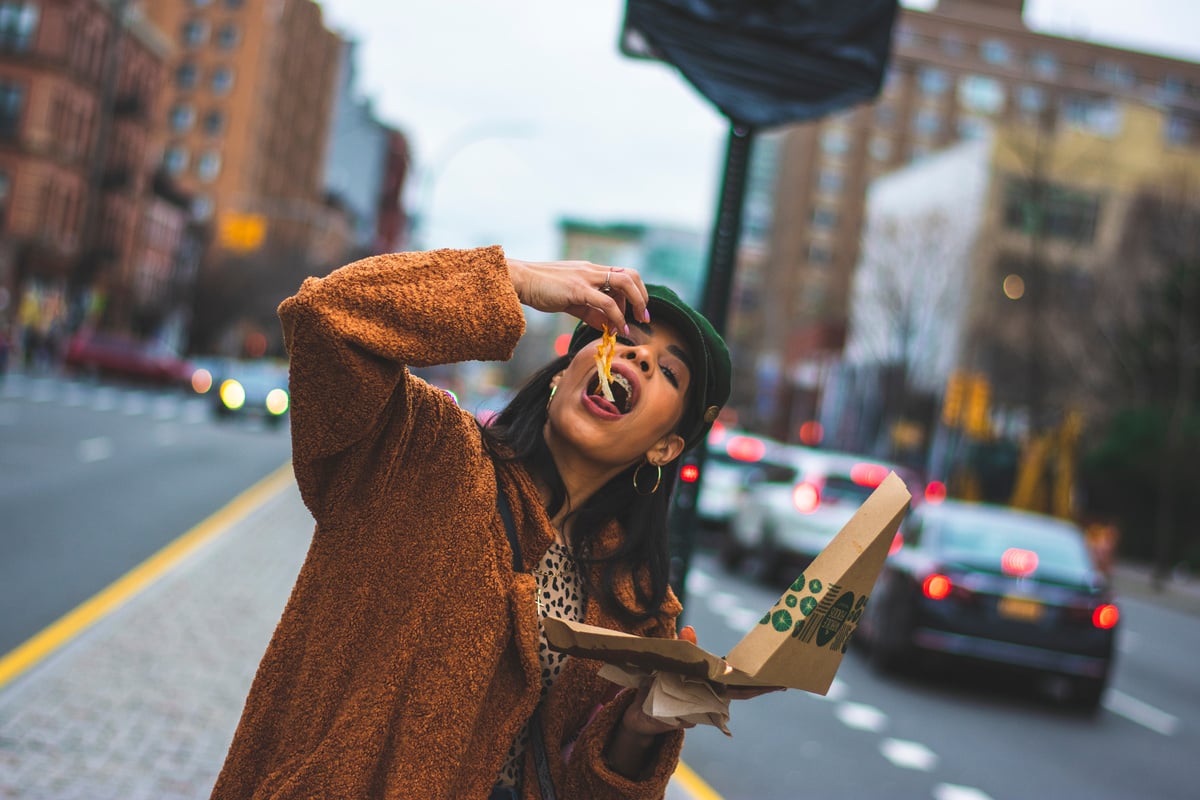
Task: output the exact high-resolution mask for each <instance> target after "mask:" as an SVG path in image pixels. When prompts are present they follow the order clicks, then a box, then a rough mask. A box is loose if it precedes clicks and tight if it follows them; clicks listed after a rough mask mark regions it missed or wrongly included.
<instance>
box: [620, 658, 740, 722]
mask: <svg viewBox="0 0 1200 800" xmlns="http://www.w3.org/2000/svg"><path fill="white" fill-rule="evenodd" d="M599 674H600V677H601V678H605V679H606V680H610V681H612V682H613V683H615V684H618V685H620V686H627V687H629V688H631V689H636V688H638V687H640V686H641V685H642V684H643V683H644V682H645V681H646V680H647V679H649V680H650V691H649V693H648V694H647V696H646V702H645V704H644V705H643V706H642V710H643V711H645V712H646V713H647V714H648V715H650V716H651V717H654V718H655V719H657V720H659V721H661V722H665V723H667V724H668V725H681V724H683V723H692V724H695V725H712V726H713V727H715V728H718V729H719V730H720V731H721V732H722V733H724V734H725V735H726V736H732V735H733V734H732V733H730V732H729V728H727V727H726V725H725V723H727V722H729V698H728V697H726V696H724V693H723V692H719V691H718V690H717V689H716V687H715V686H714V685H713V684H712V683H711V682H710V681H706V680H704V679H703V678H689V677H687V676H685V675H680V674H678V673H675V672H657V671H655V672H645V671H642V670H637V669H629V668H626V667H619V666H617V665H616V664H605V665H604V666H602V667H600V673H599Z"/></svg>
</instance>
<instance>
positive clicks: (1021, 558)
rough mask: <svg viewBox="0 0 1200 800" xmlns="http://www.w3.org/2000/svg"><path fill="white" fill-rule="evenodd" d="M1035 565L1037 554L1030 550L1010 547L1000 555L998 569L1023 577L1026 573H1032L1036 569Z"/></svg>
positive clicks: (1007, 573) (1036, 563) (1006, 573)
mask: <svg viewBox="0 0 1200 800" xmlns="http://www.w3.org/2000/svg"><path fill="white" fill-rule="evenodd" d="M1037 565H1038V554H1037V553H1035V552H1033V551H1032V550H1022V549H1021V548H1019V547H1010V548H1008V549H1007V550H1005V551H1004V553H1002V554H1001V556H1000V571H1001V572H1003V573H1004V574H1005V575H1014V576H1016V577H1018V578H1024V577H1025V576H1027V575H1032V574H1033V573H1034V571H1035V570H1036V569H1037Z"/></svg>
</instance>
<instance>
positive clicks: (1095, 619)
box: [1092, 603, 1121, 631]
mask: <svg viewBox="0 0 1200 800" xmlns="http://www.w3.org/2000/svg"><path fill="white" fill-rule="evenodd" d="M1120 618H1121V612H1120V611H1118V610H1117V607H1116V606H1114V605H1113V604H1112V603H1105V604H1104V605H1102V606H1100V607H1098V608H1097V609H1096V610H1095V611H1093V612H1092V624H1093V625H1095V626H1096V627H1097V628H1099V629H1100V630H1103V631H1106V630H1109V629H1110V628H1115V627H1116V626H1117V620H1119V619H1120Z"/></svg>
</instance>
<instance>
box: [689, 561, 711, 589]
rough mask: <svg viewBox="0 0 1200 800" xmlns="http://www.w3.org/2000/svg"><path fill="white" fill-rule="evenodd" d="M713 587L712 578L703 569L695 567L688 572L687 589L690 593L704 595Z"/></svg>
mask: <svg viewBox="0 0 1200 800" xmlns="http://www.w3.org/2000/svg"><path fill="white" fill-rule="evenodd" d="M712 587H713V579H712V576H711V575H709V574H708V573H707V572H705V571H704V570H702V569H696V568H695V567H693V568H692V569H691V570H689V571H688V578H687V588H688V591H689V592H696V593H697V594H703V593H704V592H707V591H708V590H709V589H711V588H712Z"/></svg>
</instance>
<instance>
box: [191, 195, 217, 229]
mask: <svg viewBox="0 0 1200 800" xmlns="http://www.w3.org/2000/svg"><path fill="white" fill-rule="evenodd" d="M212 214H213V200H212V198H211V197H209V196H208V195H206V194H198V195H196V196H195V197H194V198H192V219H194V220H196V221H197V222H206V221H208V220H209V219H211V218H212Z"/></svg>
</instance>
